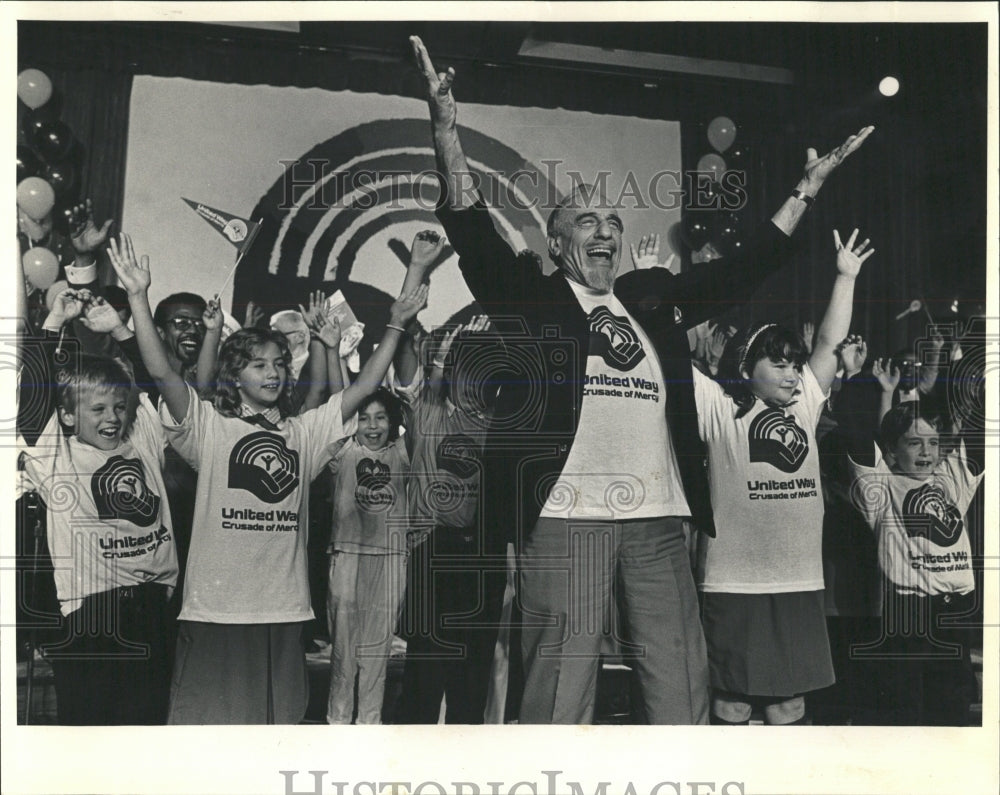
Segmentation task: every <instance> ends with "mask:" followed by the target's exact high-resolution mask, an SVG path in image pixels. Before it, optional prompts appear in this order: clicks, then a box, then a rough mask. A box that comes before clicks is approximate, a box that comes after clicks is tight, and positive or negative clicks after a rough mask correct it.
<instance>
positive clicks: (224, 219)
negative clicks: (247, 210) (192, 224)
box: [181, 196, 260, 254]
mask: <svg viewBox="0 0 1000 795" xmlns="http://www.w3.org/2000/svg"><path fill="white" fill-rule="evenodd" d="M181 198H182V199H184V197H183V196H182V197H181ZM184 201H185V202H187V205H188V207H190V208H191V209H192V210H194V211H195V212H196V213H198V215H200V216H201V217H202V218H203V219H205V221H207V222H208V224H209V226H211V227H212V228H213V229H214V230H215V231H216V232H218V233H219V234H220V235H222V236H223V237H224V238H226V240H228V241H229V242H230V243H232V244H233V245H234V246H236V250H237V252H239V253H240V254H242V253H243V252H244V250H246V249H248V248H250V244H251V243H253V239H254V238H255V237H256V236H257V230H258V228H259V227H260V224H257V223H254V222H253V221H248V220H247V219H246V218H240V217H239V216H238V215H232V214H230V213H227V212H223V211H222V210H216V209H215V208H214V207H209V206H208V205H207V204H202V203H201V202H193V201H191V200H190V199H184Z"/></svg>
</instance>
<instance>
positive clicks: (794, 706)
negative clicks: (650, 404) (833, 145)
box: [692, 230, 873, 724]
mask: <svg viewBox="0 0 1000 795" xmlns="http://www.w3.org/2000/svg"><path fill="white" fill-rule="evenodd" d="M857 236H858V232H857V230H854V233H853V234H852V235H851V237H850V239H849V240H848V241H847V244H846V245H843V244H842V243H841V241H840V236H839V234H838V233H837V232H836V231H834V241H835V244H836V248H837V277H836V281H835V282H834V285H833V292H832V295H831V298H830V305H829V307H828V308H827V311H826V315H825V316H824V318H823V322H822V324H821V325H820V328H819V332H818V335H817V339H816V343H815V347H814V348H813V351H812V353H811V354H809V353H808V351H807V349H806V346H805V343H804V341H803V340H802V338H801V337H800V336H799V334H798V333H797V332H795V331H793V330H791V329H788V328H784V327H782V326H778V325H775V324H765V325H758V326H755V327H752V328H751V329H749V330H748V331H747V332H745V333H744V334H742V335H740V336H738V337H736V338H734V339H733V340H731V341H730V342H729V344H728V345H727V348H726V351H725V353H724V354H723V357H722V360H721V361H720V365H719V381H718V382H716V381H713V380H711V379H710V378H708V377H707V376H705V375H703V374H702V373H701V372H700V371H699V370H698V369H697V368H694V367H692V373H693V377H694V381H695V399H696V402H697V406H698V427H699V432H700V435H701V438H702V439H703V440H704V441H705V443H706V445H707V447H708V466H709V483H710V487H711V492H712V508H713V512H714V516H715V526H716V528H717V536H716V537H715V538H706V539H702V540H701V542H700V543H701V544H702V546H701V547H700V548H699V556H698V557H699V560H698V571H697V580H698V585H699V589H700V590H701V591H702V621H703V624H704V629H705V638H706V641H707V645H708V656H709V670H710V674H711V682H712V688H713V698H712V714H711V718H712V721H713V722H715V723H721V724H745V723H747V722H749V719H750V715H751V712H752V710H753V708H754V707H755V706H756V707H758V708H763V710H764V717H765V721H766V722H767V723H771V724H790V723H798V722H802V721H803V719H804V716H805V702H804V699H803V698H802V694H803V693H805V692H808V691H810V690H815V689H817V688H820V687H825V686H828V685H830V684H832V683H833V668H832V664H831V662H830V648H829V642H828V640H827V637H826V623H825V618H824V613H823V566H822V525H823V495H822V491H821V489H820V483H819V457H818V453H817V448H816V435H815V431H816V425H817V423H818V422H819V417H820V414H821V411H822V407H823V403H824V401H825V399H826V396H827V393H828V391H829V388H830V384H831V382H832V381H833V378H834V375H835V373H836V369H837V357H836V348H837V345H838V344H839V343H840V341H841V340H843V339H844V338H845V337H846V336H847V332H848V329H849V327H850V322H851V312H852V302H853V297H854V281H855V277H856V276H857V274H858V272H859V271H860V269H861V264H862V263H863V262H864V261H865V260H866V259H868V257H869V256H871V254H872V253H873V249H868V250H867V251H866V248H867V246H868V240H864V241H862V242H861V243H860V244H858V245H855V240H856V238H857ZM807 357H808V361H807Z"/></svg>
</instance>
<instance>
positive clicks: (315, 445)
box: [160, 387, 357, 624]
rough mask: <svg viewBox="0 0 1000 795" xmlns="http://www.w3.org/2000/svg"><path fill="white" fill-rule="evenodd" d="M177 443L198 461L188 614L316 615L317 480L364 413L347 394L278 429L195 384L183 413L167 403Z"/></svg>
mask: <svg viewBox="0 0 1000 795" xmlns="http://www.w3.org/2000/svg"><path fill="white" fill-rule="evenodd" d="M160 418H161V419H162V421H163V427H164V431H165V433H166V435H167V439H168V440H169V441H170V444H171V445H173V447H174V448H175V449H176V450H177V452H178V453H180V454H181V456H182V457H183V458H184V460H185V461H187V462H188V463H189V464H190V465H191V466H192V467H194V468H195V469H197V470H198V486H197V492H196V496H195V505H194V519H193V522H192V531H191V548H190V551H189V552H188V560H187V569H186V570H185V581H184V602H183V606H182V609H181V614H180V619H181V620H185V621H205V622H209V623H216V624H272V623H275V624H276V623H286V622H291V621H308V620H309V619H311V618H312V617H313V613H312V607H311V605H310V600H309V581H308V577H307V565H306V563H307V561H306V541H307V535H308V527H309V514H308V511H309V484H310V483H311V482H312V480H313V479H314V478H315V477H316V476H317V475H318V474H319V473H320V471H321V470H322V468H323V467H324V466H326V464H327V463H328V462H329V461H330V457H331V456H332V454H333V443H335V442H338V441H339V440H341V439H343V438H344V437H345V436H349V435H350V434H352V433H353V432H354V430H355V428H356V426H357V418H356V417H352V418H351V419H350V420H349V421H348V422H347V423H344V422H343V419H342V417H341V395H340V394H337V395H334V396H333V397H331V398H330V399H329V400H328V401H327V402H326V403H324V404H323V405H322V406H320V407H319V408H316V409H313V410H311V411H307V412H305V413H304V414H301V415H299V416H298V417H287V418H286V419H285V420H284V421H282V423H281V424H280V425H279V427H278V429H277V430H273V431H272V430H266V429H265V428H262V427H260V426H257V425H252V424H250V423H248V422H246V421H245V420H242V419H238V418H236V417H226V416H223V415H222V414H220V413H219V412H218V411H216V410H215V407H214V406H213V405H212V404H211V403H209V402H208V401H203V400H200V399H199V398H198V394H197V393H196V392H195V391H194V390H193V389H192V388H191V387H188V412H187V416H186V417H184V418H183V420H182V421H181V422H179V423H178V422H176V421H175V420H174V418H173V417H171V415H170V412H169V410H168V409H167V406H166V404H165V403H162V404H161V406H160Z"/></svg>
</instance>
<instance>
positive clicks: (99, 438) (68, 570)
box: [22, 289, 177, 725]
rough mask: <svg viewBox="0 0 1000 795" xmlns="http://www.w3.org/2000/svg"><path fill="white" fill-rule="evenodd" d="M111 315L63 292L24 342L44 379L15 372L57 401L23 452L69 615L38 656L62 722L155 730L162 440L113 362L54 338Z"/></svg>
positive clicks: (164, 669)
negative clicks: (36, 334)
mask: <svg viewBox="0 0 1000 795" xmlns="http://www.w3.org/2000/svg"><path fill="white" fill-rule="evenodd" d="M106 308H107V307H106V304H104V302H103V301H101V300H100V299H95V298H94V297H93V296H92V295H91V294H90V293H89V291H86V290H79V291H78V290H73V289H68V290H64V291H63V292H62V293H60V294H59V296H58V297H57V298H56V300H55V302H54V305H53V308H52V311H51V312H50V313H49V316H48V318H47V319H46V321H45V325H44V327H43V328H44V330H45V331H46V332H48V333H49V334H51V335H53V336H52V338H50V339H49V338H42V339H39V340H37V341H36V342H37V344H36V345H35V346H31V345H27V347H33V348H34V350H35V353H38V354H41V355H40V356H37V357H35V363H36V364H38V365H41V367H42V370H43V371H45V370H49V371H50V372H48V373H47V374H43V375H42V378H41V379H39V382H38V383H34V384H29V383H27V381H28V380H30V371H31V370H32V369H33V368H31V367H26V368H25V371H24V373H22V379H23V380H22V388H28V389H29V392H28V393H26V394H33V395H34V398H35V399H38V398H39V397H43V398H44V399H48V397H49V396H48V395H42V394H41V393H42V392H47V391H48V390H51V389H52V385H53V381H54V382H55V389H56V393H57V394H56V400H57V409H56V411H55V412H54V413H53V414H52V415H51V417H50V418H49V420H48V422H47V424H46V425H45V427H44V429H43V430H42V432H41V434H40V435H39V436H38V438H37V440H36V441H35V443H34V445H33V446H31V447H28V448H26V450H25V451H24V465H25V474H26V480H27V484H28V485H29V486H30V487H31V488H33V489H34V490H36V491H37V492H38V494H39V495H40V496H41V497H42V499H43V500H44V501H45V504H46V506H47V513H46V531H47V536H48V544H49V550H50V552H51V556H52V560H53V564H54V571H53V576H54V579H55V586H56V594H57V596H58V598H59V608H60V611H61V613H62V615H63V616H64V620H63V639H62V640H61V641H59V642H58V643H53V644H51V645H48V646H47V647H46V648H45V657H46V659H47V660H48V661H49V662H50V664H51V665H52V669H53V672H54V673H55V684H56V709H57V713H58V721H59V723H60V724H64V725H65V724H73V725H81V724H83V725H95V724H101V725H123V724H161V723H163V722H164V721H165V720H166V713H167V698H168V695H169V685H170V662H171V654H172V650H173V649H172V636H173V619H172V615H173V613H172V609H171V607H170V605H169V600H170V596H171V595H172V593H173V589H174V586H175V585H176V583H177V553H176V550H175V546H174V538H173V533H172V530H171V522H170V510H169V508H168V506H167V502H166V489H165V487H164V484H163V477H162V475H161V468H162V466H163V449H164V437H163V432H162V430H161V427H160V423H159V420H158V419H157V417H156V411H155V409H154V408H153V407H152V405H151V404H150V403H149V400H148V398H147V397H146V396H145V394H143V395H142V396H141V397H140V399H139V402H138V405H136V404H135V402H134V401H132V400H130V391H131V389H132V387H133V384H132V379H131V376H130V375H129V373H128V371H127V370H126V369H125V367H124V366H123V365H122V364H121V363H120V362H119V361H117V360H115V359H111V358H109V357H106V356H90V355H86V354H81V353H79V352H78V349H77V346H76V345H75V344H74V342H73V341H72V340H61V339H60V338H59V337H56V336H55V335H56V334H58V333H61V332H62V330H63V327H64V325H65V324H67V323H68V322H69V321H71V320H73V319H75V318H77V317H81V318H83V319H84V323H85V324H87V325H88V328H93V326H92V325H91V323H90V319H91V318H96V317H97V313H96V312H93V313H92V312H90V311H89V310H91V309H95V310H104V309H106ZM24 342H25V343H26V344H27V343H28V342H29V341H27V340H25V341H24ZM31 387H34V389H35V390H36V391H34V392H31V391H30V389H31ZM39 390H40V391H39ZM22 399H24V398H22ZM22 408H25V409H27V408H30V407H27V406H23V407H22ZM60 426H61V427H60ZM67 431H69V432H68V433H67Z"/></svg>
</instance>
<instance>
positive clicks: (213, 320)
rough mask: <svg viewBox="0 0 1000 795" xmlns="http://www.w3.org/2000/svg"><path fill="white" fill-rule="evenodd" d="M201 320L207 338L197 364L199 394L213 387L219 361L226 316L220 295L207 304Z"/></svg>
mask: <svg viewBox="0 0 1000 795" xmlns="http://www.w3.org/2000/svg"><path fill="white" fill-rule="evenodd" d="M201 322H202V323H204V324H205V339H204V340H202V343H201V350H200V351H198V363H197V364H196V365H195V376H194V377H195V381H196V382H197V386H195V389H197V390H198V394H199V395H206V394H208V393H210V392H211V391H212V389H213V383H212V381H213V378H214V377H215V365H216V364H217V363H218V361H219V345H221V344H222V326H223V323H224V322H225V318H224V317H223V315H222V305H221V304H220V303H219V296H215V298H212V299H211V300H209V301H207V302H206V304H205V311H204V312H202V313H201Z"/></svg>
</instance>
